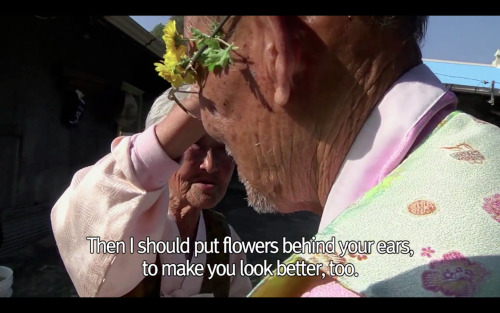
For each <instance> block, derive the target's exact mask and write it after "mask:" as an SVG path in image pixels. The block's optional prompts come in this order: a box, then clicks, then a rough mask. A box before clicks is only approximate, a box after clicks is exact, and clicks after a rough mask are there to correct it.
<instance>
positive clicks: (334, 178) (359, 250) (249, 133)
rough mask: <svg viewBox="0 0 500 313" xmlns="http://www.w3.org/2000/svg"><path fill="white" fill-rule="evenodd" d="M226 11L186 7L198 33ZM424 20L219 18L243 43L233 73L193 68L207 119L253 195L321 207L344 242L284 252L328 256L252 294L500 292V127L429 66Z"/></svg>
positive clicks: (325, 235) (263, 201)
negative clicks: (462, 103) (463, 108)
mask: <svg viewBox="0 0 500 313" xmlns="http://www.w3.org/2000/svg"><path fill="white" fill-rule="evenodd" d="M220 21H222V19H220V18H219V17H199V16H195V17H186V18H185V26H186V31H187V32H186V34H188V36H189V35H190V33H189V31H190V30H195V32H196V31H197V30H199V31H201V32H204V33H211V30H210V28H209V27H210V25H213V22H216V23H217V22H220ZM426 22H427V18H426V17H421V16H393V17H387V16H372V17H370V16H284V17H283V16H282V17H279V16H237V17H231V18H229V19H228V20H227V21H225V22H224V25H222V28H221V38H223V39H224V40H225V41H226V42H231V43H234V46H237V47H238V49H237V50H235V51H234V52H232V58H233V59H232V61H233V63H232V64H231V65H229V66H228V67H226V68H224V69H222V70H215V71H214V72H213V73H212V72H208V71H206V72H202V68H198V69H197V79H198V84H199V86H200V93H199V97H200V103H201V118H202V121H203V125H204V127H205V129H206V131H207V132H208V133H209V134H210V135H211V136H212V137H213V138H215V139H217V140H219V141H221V142H224V143H225V144H226V147H227V149H228V150H229V151H230V153H231V154H232V156H233V157H234V159H235V161H236V163H237V166H238V173H239V175H240V179H241V181H242V182H243V183H244V185H245V187H246V190H247V193H248V199H249V203H250V205H252V206H253V207H254V208H255V209H256V210H257V211H260V212H280V213H288V212H295V211H303V210H308V211H312V212H315V213H317V214H319V215H321V223H320V227H319V228H320V229H319V233H318V234H317V235H316V236H315V238H313V240H315V241H323V242H332V241H333V242H334V243H335V247H336V249H334V250H333V251H332V250H330V251H323V252H322V251H303V252H304V253H297V254H295V255H293V256H291V257H290V258H289V259H288V260H287V262H288V263H290V264H297V266H299V265H300V264H303V263H304V262H305V263H319V264H322V265H323V266H321V267H320V272H318V275H316V276H313V277H299V276H298V275H295V276H290V275H288V276H284V277H283V276H282V275H269V276H268V277H267V278H265V279H263V280H262V281H261V283H260V284H259V285H258V286H257V287H256V288H255V289H254V290H253V292H252V293H251V295H252V296H424V297H431V296H492V295H493V296H499V295H500V274H499V271H498V268H500V260H499V255H500V245H499V244H498V242H499V241H498V238H500V224H499V222H500V153H498V152H499V150H498V147H499V145H500V130H499V128H498V127H495V126H493V125H491V124H488V123H485V122H483V121H480V120H477V119H475V118H473V117H472V116H470V115H467V114H464V113H461V112H457V111H455V110H456V103H457V98H456V97H455V95H454V94H453V93H451V92H449V91H448V90H447V89H446V88H445V87H444V86H443V84H441V82H440V81H439V80H438V79H437V77H436V76H435V75H433V73H432V72H431V71H430V70H429V68H427V67H426V66H425V65H424V64H423V63H422V59H421V57H422V56H421V51H420V47H419V43H420V41H421V40H422V39H423V36H424V34H425V29H426ZM193 35H194V36H196V33H194V34H193ZM157 135H158V133H157ZM158 137H159V138H161V134H160V135H158ZM161 140H162V139H160V142H161ZM307 252H308V253H307Z"/></svg>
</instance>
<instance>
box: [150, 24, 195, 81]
mask: <svg viewBox="0 0 500 313" xmlns="http://www.w3.org/2000/svg"><path fill="white" fill-rule="evenodd" d="M162 39H163V42H165V48H166V51H165V55H164V56H163V59H164V60H163V61H162V63H155V64H154V65H155V66H156V71H157V72H158V75H159V76H160V77H163V78H164V79H165V80H167V81H168V82H170V83H171V84H172V86H174V87H180V86H182V85H183V84H192V83H194V82H195V81H196V77H195V76H194V73H192V72H191V71H189V72H187V73H185V67H183V66H181V62H183V61H185V60H186V59H187V46H186V45H184V44H183V43H182V35H179V34H178V33H177V29H176V28H175V21H174V20H170V21H169V22H168V23H167V25H166V26H165V28H164V29H163V37H162ZM183 64H186V65H187V62H184V63H183Z"/></svg>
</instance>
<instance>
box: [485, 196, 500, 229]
mask: <svg viewBox="0 0 500 313" xmlns="http://www.w3.org/2000/svg"><path fill="white" fill-rule="evenodd" d="M483 209H484V210H485V211H486V212H488V213H489V214H490V215H491V217H493V219H494V220H495V221H497V222H499V223H500V194H498V193H496V194H494V195H493V196H491V197H486V198H484V202H483Z"/></svg>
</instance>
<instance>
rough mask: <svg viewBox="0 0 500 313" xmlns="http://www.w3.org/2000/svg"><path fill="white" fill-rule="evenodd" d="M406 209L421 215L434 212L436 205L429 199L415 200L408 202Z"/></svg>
mask: <svg viewBox="0 0 500 313" xmlns="http://www.w3.org/2000/svg"><path fill="white" fill-rule="evenodd" d="M407 209H408V212H410V214H413V215H418V216H423V215H429V214H432V213H434V212H436V209H437V206H436V204H435V203H434V202H432V201H429V200H416V201H413V202H412V203H410V204H409V205H408V207H407Z"/></svg>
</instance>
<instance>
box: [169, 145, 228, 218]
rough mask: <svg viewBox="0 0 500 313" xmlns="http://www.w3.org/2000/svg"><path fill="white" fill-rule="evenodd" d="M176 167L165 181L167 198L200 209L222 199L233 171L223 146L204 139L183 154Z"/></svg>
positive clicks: (210, 206)
mask: <svg viewBox="0 0 500 313" xmlns="http://www.w3.org/2000/svg"><path fill="white" fill-rule="evenodd" d="M180 164H181V166H180V168H179V170H177V172H175V173H174V175H172V177H171V178H170V181H169V187H170V198H171V199H173V200H177V201H181V202H182V203H187V204H189V205H191V206H193V207H197V208H200V209H210V208H213V207H214V206H215V205H217V203H219V202H220V201H221V200H222V198H223V197H224V195H225V194H226V191H227V187H228V185H229V182H230V180H231V177H232V174H233V171H234V168H235V163H234V161H233V158H232V157H230V156H229V155H227V153H226V149H225V146H224V144H221V143H219V142H217V141H215V140H214V139H212V138H211V137H209V136H204V137H202V138H201V139H200V140H198V142H196V143H195V144H193V145H191V147H189V148H188V149H187V150H186V151H185V152H184V154H183V156H182V158H181V160H180Z"/></svg>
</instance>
